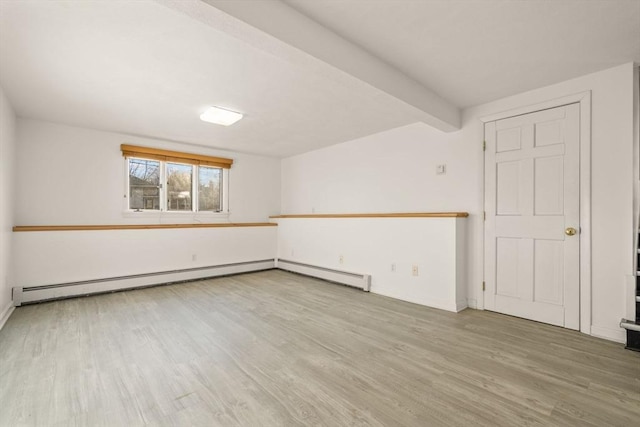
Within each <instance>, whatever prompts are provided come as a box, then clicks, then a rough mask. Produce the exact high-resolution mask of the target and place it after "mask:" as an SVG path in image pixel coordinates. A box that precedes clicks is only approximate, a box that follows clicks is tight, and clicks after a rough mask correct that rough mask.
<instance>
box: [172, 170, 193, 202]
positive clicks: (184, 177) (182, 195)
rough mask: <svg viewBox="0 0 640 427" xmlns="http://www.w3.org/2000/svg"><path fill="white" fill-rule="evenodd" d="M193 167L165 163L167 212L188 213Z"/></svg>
mask: <svg viewBox="0 0 640 427" xmlns="http://www.w3.org/2000/svg"><path fill="white" fill-rule="evenodd" d="M192 179H193V166H191V165H180V164H176V163H167V210H170V211H190V210H191V191H192V188H193V185H192Z"/></svg>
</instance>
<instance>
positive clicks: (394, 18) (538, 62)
mask: <svg viewBox="0 0 640 427" xmlns="http://www.w3.org/2000/svg"><path fill="white" fill-rule="evenodd" d="M284 1H285V2H286V3H287V4H289V5H290V6H292V7H294V8H295V9H297V10H298V11H300V12H302V13H304V14H305V15H307V16H309V17H310V18H312V19H314V20H315V21H317V22H319V23H320V24H322V25H324V26H325V27H327V28H329V29H331V30H333V31H335V32H336V33H338V34H340V35H342V36H343V37H345V38H346V39H348V40H350V41H352V42H354V43H355V44H357V45H359V46H361V47H363V48H364V49H366V50H368V51H369V52H371V53H373V54H374V55H376V56H378V57H380V58H384V59H385V60H386V61H388V62H389V63H390V64H392V65H393V66H395V67H396V68H398V69H399V70H401V71H403V72H404V73H406V74H407V75H409V76H411V77H412V78H414V79H415V80H417V81H419V82H420V83H422V84H423V85H425V86H427V87H430V88H431V89H433V90H434V91H435V92H437V93H439V94H440V95H441V96H442V97H444V98H445V99H448V100H449V101H451V102H452V103H453V104H455V105H457V106H458V107H461V108H464V107H469V106H473V105H478V104H482V103H485V102H488V101H492V100H495V99H500V98H503V97H505V96H509V95H513V94H516V93H520V92H524V91H527V90H530V89H535V88H538V87H542V86H546V85H549V84H553V83H557V82H560V81H563V80H568V79H570V78H573V77H577V76H581V75H585V74H589V73H591V72H595V71H599V70H604V69H607V68H610V67H614V66H616V65H619V64H623V63H627V62H631V61H638V62H640V0H522V1H513V0H373V1H372V0H284Z"/></svg>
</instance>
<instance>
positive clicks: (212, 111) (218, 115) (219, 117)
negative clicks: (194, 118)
mask: <svg viewBox="0 0 640 427" xmlns="http://www.w3.org/2000/svg"><path fill="white" fill-rule="evenodd" d="M241 118H242V114H240V113H236V112H235V111H230V110H225V109H224V108H220V107H209V108H207V110H206V111H205V112H204V113H202V114H200V120H202V121H205V122H209V123H215V124H217V125H222V126H229V125H232V124H234V123H235V122H237V121H238V120H240V119H241Z"/></svg>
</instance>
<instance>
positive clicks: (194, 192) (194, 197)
mask: <svg viewBox="0 0 640 427" xmlns="http://www.w3.org/2000/svg"><path fill="white" fill-rule="evenodd" d="M198 173H199V171H198V166H196V165H194V166H193V167H192V168H191V211H192V212H198V206H199V205H198Z"/></svg>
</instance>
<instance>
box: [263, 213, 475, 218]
mask: <svg viewBox="0 0 640 427" xmlns="http://www.w3.org/2000/svg"><path fill="white" fill-rule="evenodd" d="M468 216H469V213H468V212H413V213H410V212H405V213H355V214H303V215H273V216H270V217H269V218H271V219H280V218H466V217H468Z"/></svg>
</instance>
